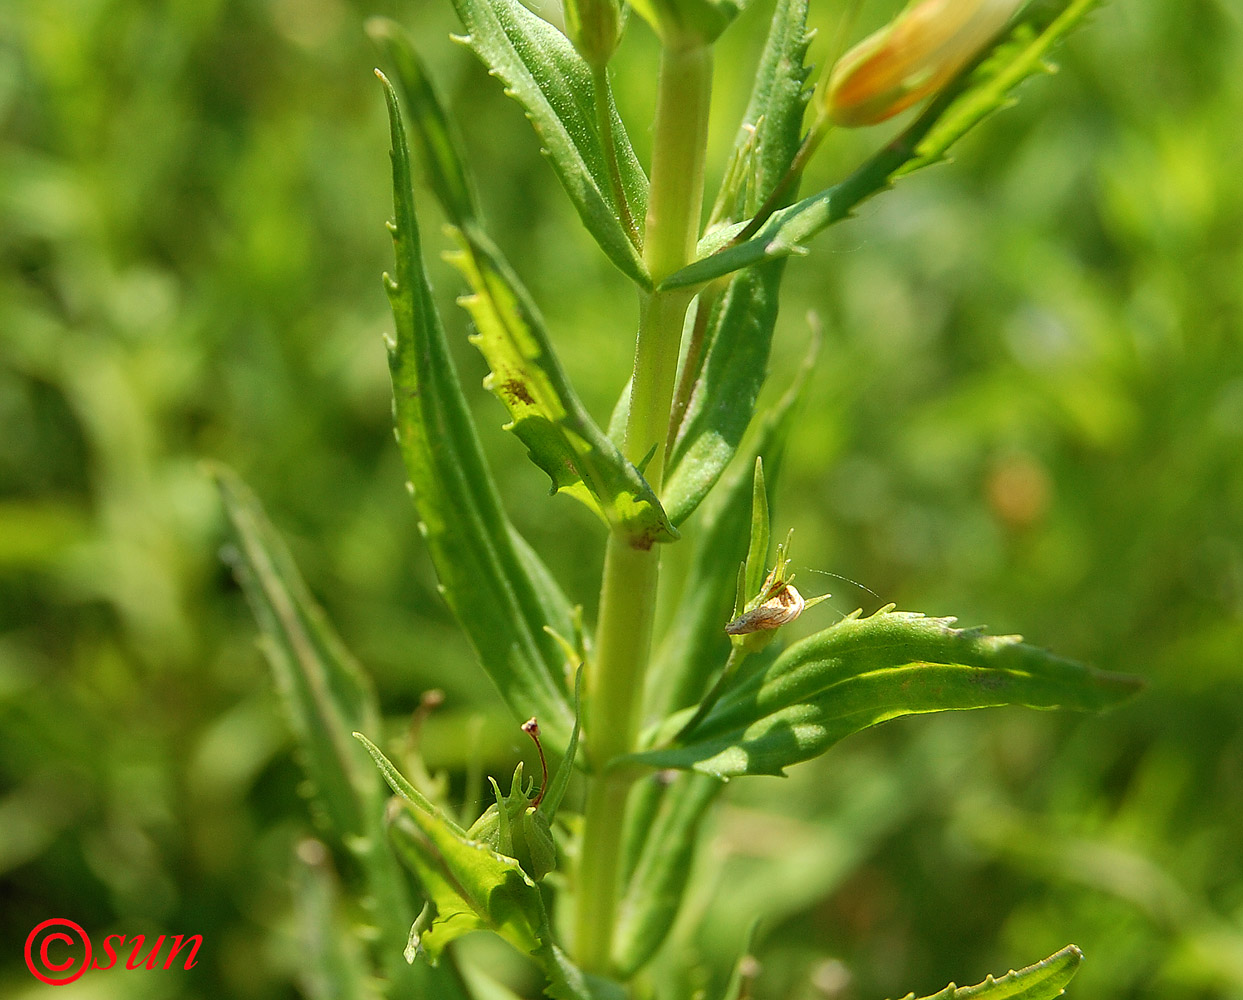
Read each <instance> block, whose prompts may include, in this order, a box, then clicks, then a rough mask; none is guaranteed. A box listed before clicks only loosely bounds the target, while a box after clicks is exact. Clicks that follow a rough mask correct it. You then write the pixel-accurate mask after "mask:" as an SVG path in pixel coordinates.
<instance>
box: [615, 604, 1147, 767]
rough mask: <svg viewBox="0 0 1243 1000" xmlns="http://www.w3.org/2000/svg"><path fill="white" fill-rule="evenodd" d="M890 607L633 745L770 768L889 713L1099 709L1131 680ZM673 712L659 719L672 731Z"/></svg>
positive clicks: (648, 759)
mask: <svg viewBox="0 0 1243 1000" xmlns="http://www.w3.org/2000/svg"><path fill="white" fill-rule="evenodd" d="M952 624H953V619H952V618H925V617H924V616H923V615H919V614H913V613H910V612H895V611H893V610H892V607H890V608H885V609H883V610H882V611H879V612H877V613H876V614H875V615H872V616H871V617H870V618H860V617H858V612H856V613H855V614H854V615H851V616H850V617H848V618H845V619H843V620H842V621H840V622H838V623H837V624H836V625H834V626H832V627H831V628H827V629H825V630H824V631H822V632H818V633H817V634H816V635H813V636H810V637H809V638H807V639H804V640H802V641H801V642H798V643H795V644H794V645H792V646H790V647H789V648H788V649H786V650H785V651H784V652H783V653H782V654H781V655H780V656H778V657H777V658H776V660H774V661H773V663H772V664H771V665H769V666H768V667H767V668H765V669H763V670H760V671H757V672H754V673H749V674H748V675H747V676H746V677H745V678H741V679H740V680H739V683H738V685H737V687H735V688H734V689H733V690H731V691H727V692H726V693H725V695H724V696H723V697H722V698H721V699H720V701H719V702H718V703H717V705H716V706H715V708H714V709H713V710H712V711H711V712H710V713H709V714H708V715H707V717H706V718H705V719H703V721H702V722H700V723H699V724H698V725H697V726H696V727H695V728H694V729H693V730H692V731H691V732H689V733H687V734H686V735H685V736H684V737H683V740H682V742H681V743H675V744H666V745H663V746H661V745H660V743H661V737H660V735H659V734H658V735H657V737H656V739H655V740H654V743H655V744H656V746H657V748H656V749H653V750H650V751H647V752H644V753H640V754H636V755H634V756H633V757H632V758H630V759H631V760H632V761H634V762H638V763H643V764H646V765H648V766H650V767H657V768H664V767H678V768H693V769H694V770H697V771H702V772H703V773H705V774H711V775H715V776H717V777H721V778H727V777H732V776H734V775H741V774H781V773H782V772H783V771H784V769H785V768H786V767H788V766H789V765H791V764H796V763H798V762H799V761H803V760H808V759H810V758H812V757H815V756H817V755H819V754H821V753H823V752H824V751H825V750H827V749H828V748H829V747H831V746H832V745H833V744H834V743H836V742H837V741H838V740H841V739H843V738H844V737H846V736H849V735H850V734H851V733H855V732H858V731H859V730H861V729H866V728H867V727H869V726H874V725H876V724H877V723H880V722H885V721H887V720H889V719H896V718H899V717H901V716H904V715H917V714H920V713H925V712H941V711H946V710H952V709H972V708H989V707H994V706H1000V705H1026V706H1028V707H1029V708H1067V709H1076V710H1080V711H1099V710H1101V709H1104V708H1108V707H1109V706H1111V705H1114V704H1116V703H1118V702H1120V701H1122V700H1124V699H1126V698H1127V697H1129V696H1131V695H1132V694H1134V693H1135V692H1136V691H1137V690H1138V689H1139V688H1140V687H1141V686H1142V683H1141V682H1140V681H1138V680H1137V679H1135V678H1133V677H1128V676H1125V675H1123V674H1110V673H1104V672H1101V671H1098V670H1093V669H1091V668H1089V667H1085V666H1082V665H1081V664H1078V663H1074V662H1072V661H1070V660H1064V659H1061V658H1059V657H1056V656H1054V655H1053V654H1051V653H1049V652H1046V651H1045V650H1042V649H1038V648H1037V647H1035V646H1029V645H1027V644H1025V643H1023V642H1021V641H1020V640H1019V639H1018V637H1016V636H987V635H984V634H983V633H982V632H981V631H980V630H979V629H957V628H953V627H952ZM688 718H689V714H688V713H679V715H677V716H674V717H673V718H672V719H670V720H669V722H668V723H667V724H666V725H665V726H663V727H662V729H661V732H662V733H676V732H678V729H679V727H680V726H682V725H684V724H685V723H686V722H687V720H688Z"/></svg>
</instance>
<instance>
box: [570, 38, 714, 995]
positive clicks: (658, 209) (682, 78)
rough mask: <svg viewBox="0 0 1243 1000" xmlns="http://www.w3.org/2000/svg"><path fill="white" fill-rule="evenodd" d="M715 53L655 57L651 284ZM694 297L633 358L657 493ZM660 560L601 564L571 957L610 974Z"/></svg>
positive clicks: (680, 230)
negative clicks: (627, 765)
mask: <svg viewBox="0 0 1243 1000" xmlns="http://www.w3.org/2000/svg"><path fill="white" fill-rule="evenodd" d="M711 90H712V50H711V49H710V48H708V47H694V48H673V47H667V48H665V49H664V50H663V51H662V53H661V64H660V79H659V85H658V90H657V98H656V121H655V127H654V133H653V146H652V179H651V189H650V192H649V197H648V211H647V226H646V232H645V235H644V248H643V257H644V263H645V264H646V265H647V268H648V271H649V273H650V274H651V276H652V279H653V282H654V283H659V281H660V280H661V279H662V278H664V277H666V276H667V275H670V274H672V273H673V272H674V271H676V270H678V269H679V268H681V267H683V266H684V265H685V264H687V263H688V262H689V261H690V260H691V257H692V255H693V253H694V250H695V242H696V238H697V237H698V235H699V218H700V211H701V207H702V204H703V167H704V155H705V150H706V146H707V131H708V102H709V98H710V95H711ZM690 301H691V295H690V294H689V293H687V292H685V291H676V292H671V293H662V292H653V293H651V294H649V295H647V296H646V297H645V299H644V301H643V304H642V314H641V318H640V322H639V338H638V343H637V345H636V347H635V363H634V378H633V383H632V386H633V387H632V391H631V398H630V413H629V417H628V419H627V423H626V444H625V452H626V456H627V457H628V458H629V459H630V460H631V461H635V462H637V461H639V460H640V459H642V458H643V456H645V455H646V454H647V453H648V451H649V450H651V448H652V447H653V446H655V447H656V452H655V454H654V455H653V457H652V459H651V461H650V463H649V465H648V467H647V478H648V481H649V482H650V483H651V485H652V488H653V489H654V490H656V491H657V492H659V490H660V485H661V481H662V479H663V471H664V460H665V455H664V448H665V438H666V435H667V433H668V428H669V409H670V406H671V403H672V398H673V388H674V380H675V377H676V375H677V365H678V351H679V348H680V345H681V338H682V325H683V322H684V320H685V316H686V308H687V306H688V305H689V303H690ZM659 572H660V550H659V548H653V549H650V550H641V549H635V548H632V547H631V546H630V544H629V543H628V542H627V541H626V539H624V538H622V537H621V536H619V535H616V534H613V535H610V536H609V540H608V546H607V548H606V550H605V555H604V579H603V583H602V586H601V590H600V614H599V620H598V622H597V626H596V651H595V656H594V658H593V662H592V663H590V664H589V665H588V672H587V675H586V682H587V708H586V715H587V719H586V740H587V745H588V748H589V751H590V757H591V760H592V763H593V767H594V773H593V774H592V775H591V777H590V780H589V782H588V786H587V809H586V814H585V816H584V824H583V839H582V846H581V851H580V857H579V872H578V893H577V914H576V919H577V926H576V935H575V942H574V950H575V957H576V958H577V960H578V962H579V964H580V965H581V966H582V967H583V968H584V969H586V970H587V971H589V972H595V973H601V974H607V972H608V971H609V965H610V950H611V946H612V940H613V927H614V923H615V921H616V916H617V901H618V891H619V888H620V887H619V885H618V881H619V871H620V863H621V851H622V831H623V830H624V828H625V810H626V799H627V796H628V795H629V792H630V785H631V781H632V778H631V777H630V776H628V775H626V774H625V773H624V772H622V771H616V770H615V771H608V770H607V766H608V763H609V761H611V760H613V759H615V758H616V757H619V756H621V755H623V754H626V753H629V752H630V751H632V750H633V749H634V748H635V745H636V741H637V737H638V730H639V723H640V721H641V709H642V694H643V680H644V674H645V672H646V670H647V662H648V657H649V655H650V651H651V643H652V621H653V618H654V617H655V610H656V585H657V581H658V578H659Z"/></svg>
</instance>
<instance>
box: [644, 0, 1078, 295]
mask: <svg viewBox="0 0 1243 1000" xmlns="http://www.w3.org/2000/svg"><path fill="white" fill-rule="evenodd" d="M1099 2H1100V0H1069V2H1062V3H1061V4H1060V5H1059V7H1058V10H1059V11H1060V13H1059V14H1058V15H1057V16H1056V17H1054V18H1053V19H1052V20H1050V21H1047V22H1046V21H1045V20H1044V19H1041V20H1040V21H1035V20H1034V19H1035V18H1036V17H1037V16H1038V14H1039V5H1037V6H1036V7H1032V8H1029V9H1028V12H1027V14H1025V15H1021V16H1020V18H1019V19H1018V20H1017V21H1016V22H1015V24H1014V26H1013V28H1012V29H1011V30H1010V31H1009V32H1008V33H1007V35H1006V36H1005V38H1004V39H1003V40H1002V41H1001V42H999V43H998V45H997V46H996V47H995V48H993V49H992V51H991V54H990V55H989V57H988V58H986V59H984V60H983V61H982V62H979V63H977V64H976V65H975V66H974V67H973V68H971V69H969V70H967V71H966V72H964V73H963V74H962V76H960V77H959V78H958V79H957V81H956V82H954V83H953V84H951V85H949V86H948V87H947V88H946V90H944V91H943V92H942V93H941V94H940V95H939V96H938V97H936V98H934V99H933V101H932V103H930V104H929V105H928V107H927V108H926V109H925V110H924V111H923V112H922V113H921V114H920V115H919V116H918V117H917V118H916V119H915V121H914V122H912V123H911V124H910V125H909V126H908V127H907V128H906V129H905V130H904V131H903V132H902V133H901V134H899V135H898V136H897V138H895V139H894V140H893V141H892V142H890V143H889V144H888V145H886V146H885V148H884V149H882V150H880V152H878V153H876V154H875V155H874V156H872V157H871V158H870V159H869V160H867V161H866V162H865V163H864V164H863V165H862V166H860V167H859V168H858V169H857V170H856V171H855V172H854V173H852V174H851V175H850V176H849V177H847V178H846V179H845V180H844V181H842V182H841V183H839V184H836V185H834V186H833V187H831V188H827V189H826V190H824V191H821V192H819V193H818V194H814V195H811V196H809V197H807V198H804V199H803V200H802V201H800V202H797V203H796V204H794V205H790V206H789V207H788V208H784V209H781V210H779V211H776V212H774V213H773V214H772V215H771V216H770V217H769V219H768V220H767V221H766V222H765V223H764V224H763V225H762V226H761V227H760V229H759V231H758V232H757V233H756V234H755V235H754V236H752V237H750V238H749V239H747V240H744V241H743V242H741V243H736V244H735V243H731V240H732V239H733V238H734V237H735V236H737V235H738V234H739V233H740V232H741V231H742V229H743V225H742V224H739V225H737V226H734V227H731V228H729V229H725V230H720V231H718V232H715V233H711V234H709V235H708V236H707V237H705V239H704V240H702V241H701V242H700V259H699V260H696V261H695V262H694V263H691V264H688V265H687V266H686V267H684V268H682V269H681V270H680V271H677V272H676V273H674V274H672V275H670V276H669V277H668V278H666V279H665V280H664V281H662V282H661V284H660V289H661V291H670V290H672V289H676V288H690V287H694V286H697V285H702V284H705V283H707V282H709V281H714V280H716V279H717V278H721V277H723V276H725V275H727V274H732V273H733V272H734V271H738V270H741V269H742V268H748V267H754V266H755V265H757V264H760V263H761V262H764V261H772V260H778V259H781V258H784V257H787V256H789V255H790V254H794V253H805V252H806V250H807V244H808V243H809V242H810V240H811V239H812V237H814V236H815V235H816V234H817V233H819V232H821V231H822V230H823V229H826V228H827V227H829V226H831V225H833V224H834V223H836V222H841V221H842V220H843V219H845V218H848V217H849V216H850V214H851V213H852V212H853V211H854V209H855V208H856V207H857V206H858V205H859V204H860V203H861V202H862V201H864V200H866V199H867V198H870V197H871V196H872V195H874V194H876V193H877V192H879V191H883V190H885V189H886V188H888V187H890V186H891V185H892V183H893V181H894V180H896V179H897V178H898V177H903V176H906V175H907V174H910V173H912V172H913V171H915V170H918V169H920V168H921V167H925V166H929V165H931V164H933V163H937V162H939V161H940V160H942V159H943V158H944V155H945V152H946V150H948V149H949V147H950V146H951V145H952V144H953V143H954V142H955V141H957V140H958V139H959V138H961V137H962V135H963V134H965V133H966V132H967V131H968V130H969V129H971V128H972V127H973V126H974V125H976V124H978V123H979V122H980V121H982V120H983V119H984V118H986V117H988V116H989V115H990V114H992V113H993V112H994V111H996V110H999V109H1001V108H1003V107H1005V106H1007V104H1008V103H1010V93H1011V91H1012V90H1013V89H1014V88H1015V87H1017V86H1018V85H1019V84H1020V83H1022V82H1023V80H1025V79H1026V78H1027V77H1029V76H1032V75H1034V74H1036V73H1040V72H1042V71H1046V70H1047V68H1048V67H1047V66H1046V64H1045V62H1044V57H1045V56H1046V55H1047V53H1048V51H1049V49H1050V48H1051V47H1052V46H1053V45H1054V44H1055V43H1056V42H1057V41H1058V40H1059V39H1061V38H1062V37H1063V36H1064V35H1066V33H1067V32H1069V31H1070V30H1071V29H1072V28H1073V27H1074V26H1075V25H1076V24H1077V23H1078V22H1079V21H1080V20H1082V18H1083V16H1084V15H1085V14H1086V13H1087V12H1088V11H1089V10H1091V9H1092V8H1093V7H1094V6H1096V4H1097V3H1099Z"/></svg>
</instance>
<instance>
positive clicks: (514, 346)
mask: <svg viewBox="0 0 1243 1000" xmlns="http://www.w3.org/2000/svg"><path fill="white" fill-rule="evenodd" d="M459 242H460V244H461V247H462V249H461V251H460V252H458V253H455V254H453V255H452V256H451V257H450V260H451V262H452V263H453V264H454V266H456V267H457V269H458V270H459V271H461V273H462V275H463V277H465V278H466V281H467V283H468V284H469V285H470V287H471V289H472V291H473V294H471V295H469V296H465V297H464V298H463V299H462V300H461V301H462V304H463V305H464V306H465V307H466V309H467V310H468V311H469V312H470V315H471V317H472V318H473V319H474V321H475V327H476V329H477V330H478V333H476V334H475V335H473V336H472V337H471V342H472V343H473V344H474V345H475V346H476V347H478V348H479V350H480V352H481V353H482V354H483V355H484V357H485V358H486V359H487V361H488V365H489V367H490V368H491V373H490V374H489V376H488V378H487V380H486V382H485V384H486V385H487V387H488V388H489V389H491V390H492V391H493V392H494V393H496V395H497V397H498V398H499V399H500V400H501V402H502V403H504V404H505V407H506V409H508V410H509V413H510V416H511V417H512V418H513V421H512V423H510V424H509V425H508V429H509V430H512V431H513V432H514V433H515V434H516V435H517V436H518V437H519V438H520V439H521V440H522V442H523V444H525V445H526V446H527V449H528V450H529V452H530V455H531V459H532V461H534V462H535V464H536V465H538V466H539V467H540V468H541V469H543V470H544V471H545V472H546V473H547V474H548V476H549V478H550V479H551V480H552V483H553V489H554V490H564V491H566V492H567V493H569V494H570V495H571V496H574V497H576V498H578V499H579V500H582V501H583V502H584V503H586V504H587V505H588V506H589V507H591V508H592V509H593V510H595V511H596V512H597V513H599V514H600V515H601V516H602V517H603V518H604V519H605V520H606V521H607V522H608V523H609V524H610V525H612V526H613V527H614V528H615V529H616V530H619V531H621V532H622V533H624V534H625V535H626V537H627V538H628V539H629V540H630V543H631V544H632V545H634V546H635V547H636V548H643V549H646V548H650V547H651V546H652V544H653V543H655V542H665V541H672V540H674V539H676V538H677V532H676V531H674V530H673V526H672V525H671V524H670V523H669V519H668V518H667V517H666V516H665V512H664V509H663V508H662V507H661V505H660V501H659V500H657V499H656V495H655V493H653V492H652V489H651V487H650V486H648V484H647V481H646V480H645V479H644V478H643V477H642V476H641V475H640V474H639V472H638V470H637V469H636V468H635V467H634V466H633V465H631V464H630V462H628V461H627V460H626V459H625V457H624V456H623V455H622V453H621V452H620V451H619V450H618V448H617V445H615V444H614V443H613V442H612V440H610V439H609V437H608V435H607V434H605V432H604V431H603V430H601V429H600V427H598V426H597V425H596V423H595V421H594V420H592V418H591V415H590V414H589V413H588V412H587V410H586V409H585V408H584V406H583V405H582V403H581V402H580V401H579V399H578V395H577V394H576V393H575V392H574V389H573V387H572V386H571V385H570V382H569V379H568V378H567V377H566V375H565V372H564V371H563V370H562V368H561V364H560V362H559V361H558V360H557V356H556V355H555V354H554V353H553V349H552V344H551V343H550V342H549V340H548V335H547V333H546V332H545V330H544V324H543V320H542V319H541V318H540V316H539V313H538V311H537V310H536V308H535V305H534V303H532V302H531V300H530V297H529V296H528V295H527V293H526V290H525V289H524V288H523V287H522V285H521V283H520V282H519V281H518V279H517V277H516V276H515V275H514V273H513V272H512V271H511V270H510V269H509V267H508V266H507V265H506V264H505V263H504V261H502V260H501V259H500V256H499V254H498V253H497V252H496V250H495V249H494V248H493V247H492V246H491V244H490V243H489V241H488V240H487V239H486V238H485V237H483V236H482V234H480V233H479V232H477V231H475V230H474V229H473V227H472V228H471V229H467V230H465V231H459Z"/></svg>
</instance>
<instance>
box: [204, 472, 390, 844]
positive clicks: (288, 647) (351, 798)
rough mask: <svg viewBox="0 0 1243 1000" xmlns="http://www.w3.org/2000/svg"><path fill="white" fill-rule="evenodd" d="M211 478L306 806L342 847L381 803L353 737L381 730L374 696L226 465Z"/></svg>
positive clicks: (360, 832) (363, 827)
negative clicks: (306, 793)
mask: <svg viewBox="0 0 1243 1000" xmlns="http://www.w3.org/2000/svg"><path fill="white" fill-rule="evenodd" d="M210 472H211V474H212V476H213V477H214V478H215V481H216V485H217V486H218V488H219V490H220V496H221V499H222V500H223V502H224V509H225V513H226V514H227V515H228V519H229V524H230V526H231V527H232V531H233V537H234V541H235V544H236V549H235V551H234V552H233V553H232V554H231V561H232V564H233V569H234V572H235V574H236V575H237V578H238V580H239V582H240V583H241V585H242V588H243V590H244V591H245V593H246V598H247V600H248V601H249V602H250V606H251V609H252V610H253V612H254V615H255V618H256V620H257V621H258V623H259V628H260V630H261V631H262V634H263V650H264V653H265V654H266V655H267V659H268V663H269V664H270V665H271V667H272V674H273V676H274V678H275V680H276V687H277V690H278V691H279V692H280V695H281V700H282V702H283V703H284V706H285V709H286V712H287V715H288V717H289V722H290V726H291V727H292V729H293V732H294V736H295V737H296V738H297V741H298V750H299V756H300V757H301V759H302V764H303V766H304V767H305V769H306V774H307V777H308V778H309V779H310V783H311V785H312V787H313V789H314V798H313V800H312V801H313V803H314V804H315V805H316V807H317V811H318V813H319V815H320V817H321V818H322V819H323V820H324V821H326V822H327V824H328V825H329V827H330V828H331V830H332V831H333V833H334V834H335V835H336V836H337V837H338V838H339V839H340V840H342V841H348V840H349V839H351V838H354V839H356V838H360V837H362V836H364V834H365V833H366V832H367V829H368V813H369V812H374V811H375V810H378V808H379V802H380V799H379V795H378V788H377V785H376V781H375V772H374V771H372V770H371V768H370V766H369V765H368V763H367V758H366V755H365V754H363V752H362V748H361V747H359V746H358V745H357V744H355V743H354V741H353V740H352V739H351V738H350V733H352V732H353V731H354V730H356V729H375V728H376V727H377V726H378V711H377V708H376V700H375V693H374V691H372V689H371V684H370V682H369V681H368V679H367V676H366V674H365V673H364V672H363V671H362V669H361V668H360V667H359V665H358V663H357V662H356V661H355V660H354V659H353V657H352V656H350V654H349V652H348V651H347V650H346V648H345V646H344V644H342V642H341V640H340V639H339V638H338V637H337V634H336V632H335V631H334V630H333V628H332V626H331V624H330V623H329V622H328V620H327V618H326V617H325V615H324V613H323V611H322V610H321V609H320V607H319V605H318V604H316V603H315V599H314V598H313V597H312V596H311V594H310V592H309V591H308V590H307V587H306V584H305V583H304V582H303V580H302V576H301V574H300V573H299V572H298V568H297V566H296V565H295V564H294V561H293V557H292V556H290V554H289V550H288V549H287V548H286V547H285V543H284V542H283V541H282V540H281V538H280V536H279V535H278V534H277V533H276V529H275V528H273V527H272V525H271V523H270V522H269V521H268V519H267V516H266V515H265V514H264V512H263V508H262V507H261V506H260V505H259V501H258V500H257V499H256V498H255V496H254V494H253V493H251V491H250V489H249V488H248V487H247V486H246V484H245V483H243V482H242V481H241V480H240V479H239V478H238V477H237V476H236V475H234V474H233V473H232V472H231V471H230V470H228V469H226V468H224V467H223V466H220V465H212V466H210Z"/></svg>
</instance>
